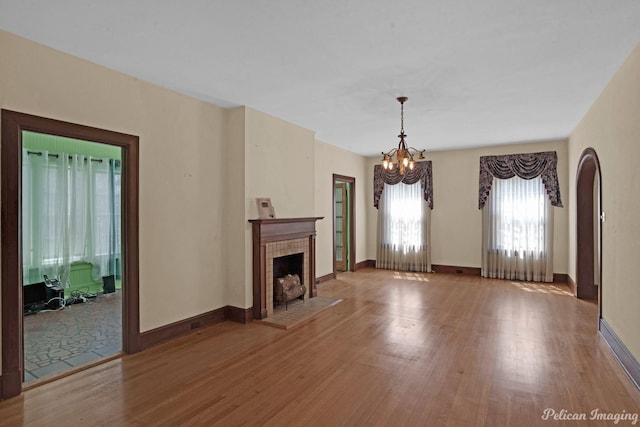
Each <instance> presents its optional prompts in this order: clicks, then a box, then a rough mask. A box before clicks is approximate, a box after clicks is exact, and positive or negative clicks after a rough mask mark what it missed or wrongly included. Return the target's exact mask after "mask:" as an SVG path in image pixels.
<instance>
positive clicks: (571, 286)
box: [567, 275, 578, 297]
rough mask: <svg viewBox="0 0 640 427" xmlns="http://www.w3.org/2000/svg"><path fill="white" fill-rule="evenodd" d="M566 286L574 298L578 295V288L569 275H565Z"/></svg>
mask: <svg viewBox="0 0 640 427" xmlns="http://www.w3.org/2000/svg"><path fill="white" fill-rule="evenodd" d="M567 286H569V290H570V291H571V294H572V295H573V296H574V297H575V296H577V295H578V286H577V285H576V282H575V280H573V278H572V277H571V276H569V275H567Z"/></svg>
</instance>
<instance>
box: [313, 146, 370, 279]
mask: <svg viewBox="0 0 640 427" xmlns="http://www.w3.org/2000/svg"><path fill="white" fill-rule="evenodd" d="M367 164H368V163H367V159H366V158H364V157H362V156H358V155H356V154H353V153H351V152H349V151H346V150H343V149H340V148H337V147H335V146H333V145H329V144H326V143H324V142H321V141H316V144H315V165H316V167H315V200H316V202H315V204H316V213H315V216H322V217H324V219H323V220H321V221H318V222H317V229H316V231H317V237H316V276H317V277H321V276H324V275H326V274H330V273H332V272H333V174H337V175H344V176H348V177H352V178H355V196H356V200H355V229H356V263H357V262H360V261H364V260H366V259H367V232H366V230H367V227H366V225H367V209H366V200H367V194H368V189H369V188H370V185H369V181H368V180H367Z"/></svg>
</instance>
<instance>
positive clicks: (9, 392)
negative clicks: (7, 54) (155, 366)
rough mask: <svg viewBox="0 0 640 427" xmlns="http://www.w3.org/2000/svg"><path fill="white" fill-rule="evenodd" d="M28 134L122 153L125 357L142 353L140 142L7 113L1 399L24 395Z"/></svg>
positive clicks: (4, 131)
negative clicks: (25, 156) (24, 181)
mask: <svg viewBox="0 0 640 427" xmlns="http://www.w3.org/2000/svg"><path fill="white" fill-rule="evenodd" d="M24 132H34V133H38V134H46V135H53V136H61V137H66V138H73V139H80V140H84V141H91V142H97V143H100V144H107V145H111V146H116V147H120V149H121V153H122V161H121V176H120V179H121V191H122V195H121V197H122V206H121V209H120V214H121V218H122V231H121V235H122V251H121V252H122V256H121V260H122V269H121V277H122V281H123V282H124V283H126V286H125V287H124V290H123V303H122V308H121V312H122V351H123V352H125V353H135V352H138V351H140V323H139V296H138V289H139V287H138V164H139V160H138V143H139V140H138V137H137V136H133V135H126V134H122V133H118V132H112V131H107V130H102V129H96V128H91V127H87V126H83V125H77V124H73V123H67V122H62V121H58V120H53V119H48V118H44V117H38V116H32V115H28V114H23V113H18V112H14V111H9V110H2V139H1V141H2V144H1V165H0V167H1V180H2V184H1V185H2V187H1V189H2V190H1V191H2V199H1V200H2V208H1V209H2V229H1V232H2V241H1V245H2V272H1V275H2V303H1V304H2V387H1V388H0V389H1V390H2V396H1V397H2V398H8V397H12V396H16V395H18V394H20V393H21V391H22V383H23V379H24V373H25V369H24V335H23V334H24V322H23V320H24V317H23V314H24V313H23V310H24V305H23V302H24V301H23V259H22V258H23V255H22V203H21V200H22V156H23V135H24Z"/></svg>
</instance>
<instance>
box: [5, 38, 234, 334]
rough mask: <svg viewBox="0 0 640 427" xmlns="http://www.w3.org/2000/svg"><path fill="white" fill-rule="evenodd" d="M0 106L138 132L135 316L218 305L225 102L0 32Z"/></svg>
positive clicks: (165, 318)
mask: <svg viewBox="0 0 640 427" xmlns="http://www.w3.org/2000/svg"><path fill="white" fill-rule="evenodd" d="M0 46H2V54H1V55H0V106H1V107H2V108H5V109H10V110H15V111H19V112H25V113H29V114H35V115H40V116H44V117H50V118H54V119H59V120H64V121H68V122H73V123H78V124H83V125H88V126H94V127H98V128H103V129H108V130H113V131H118V132H124V133H129V134H133V135H138V136H139V137H140V325H141V330H142V331H146V330H149V329H153V328H156V327H158V326H162V325H166V324H168V323H171V322H175V321H178V320H181V319H185V318H188V317H190V316H194V315H197V314H200V313H203V312H207V311H209V310H212V309H215V308H219V307H222V306H224V305H226V301H225V289H224V287H225V282H226V277H225V262H224V254H225V250H226V247H225V245H224V244H223V230H224V219H225V218H226V217H225V214H224V213H223V210H224V205H223V204H222V203H221V201H222V200H225V195H226V194H227V192H228V189H227V187H228V183H227V182H226V181H225V178H224V171H225V170H226V169H225V163H226V162H227V159H228V157H229V156H228V155H227V153H226V152H225V142H226V139H225V137H224V131H225V125H224V124H225V117H226V115H225V111H224V110H223V109H221V108H219V107H216V106H213V105H210V104H206V103H204V102H200V101H197V100H194V99H192V98H189V97H187V96H182V95H178V94H176V93H174V92H171V91H169V90H166V89H162V88H159V87H157V86H154V85H152V84H149V83H145V82H143V81H140V80H137V79H135V78H132V77H129V76H126V75H123V74H120V73H117V72H114V71H111V70H108V69H105V68H103V67H100V66H97V65H95V64H91V63H89V62H87V61H84V60H81V59H78V58H75V57H72V56H69V55H66V54H63V53H60V52H58V51H55V50H52V49H49V48H46V47H43V46H41V45H38V44H35V43H32V42H30V41H27V40H25V39H22V38H19V37H16V36H13V35H11V34H9V33H6V32H3V31H0Z"/></svg>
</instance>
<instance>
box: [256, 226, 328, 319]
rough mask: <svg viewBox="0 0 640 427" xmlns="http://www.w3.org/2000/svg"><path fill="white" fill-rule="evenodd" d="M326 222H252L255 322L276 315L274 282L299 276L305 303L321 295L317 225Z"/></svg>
mask: <svg viewBox="0 0 640 427" xmlns="http://www.w3.org/2000/svg"><path fill="white" fill-rule="evenodd" d="M322 218H323V217H309V218H275V219H253V220H249V222H251V225H252V229H253V317H254V318H255V319H264V318H267V317H269V316H270V315H272V314H273V299H274V298H273V282H274V279H275V278H277V277H282V276H285V275H287V274H298V276H299V278H300V282H301V283H302V284H303V285H304V286H305V288H306V292H305V296H304V299H305V301H306V300H307V299H308V298H313V297H315V296H316V295H317V291H316V286H315V277H316V262H315V251H316V228H315V223H316V221H317V220H319V219H322ZM291 270H293V271H291Z"/></svg>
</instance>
